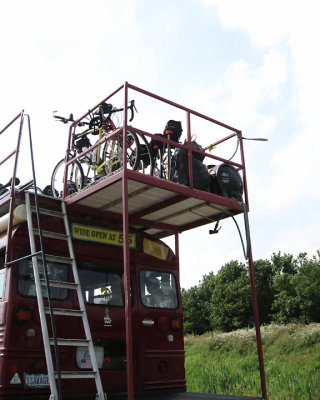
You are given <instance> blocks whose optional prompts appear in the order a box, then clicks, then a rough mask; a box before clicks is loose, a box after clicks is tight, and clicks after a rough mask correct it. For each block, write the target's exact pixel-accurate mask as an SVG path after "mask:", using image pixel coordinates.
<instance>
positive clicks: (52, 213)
mask: <svg viewBox="0 0 320 400" xmlns="http://www.w3.org/2000/svg"><path fill="white" fill-rule="evenodd" d="M31 211H33V212H36V208H35V207H31ZM39 212H40V214H43V215H49V216H50V217H58V218H63V213H62V212H60V211H54V210H48V209H46V208H39Z"/></svg>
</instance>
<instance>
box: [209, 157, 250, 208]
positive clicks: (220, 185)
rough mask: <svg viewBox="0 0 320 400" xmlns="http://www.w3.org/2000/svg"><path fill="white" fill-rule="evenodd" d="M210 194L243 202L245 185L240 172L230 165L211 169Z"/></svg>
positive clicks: (221, 165)
mask: <svg viewBox="0 0 320 400" xmlns="http://www.w3.org/2000/svg"><path fill="white" fill-rule="evenodd" d="M209 174H210V192H211V193H214V194H217V195H218V196H223V197H227V198H229V199H236V200H237V201H241V200H242V194H243V183H242V179H241V176H240V174H239V172H238V171H237V170H236V169H235V168H234V167H233V166H232V165H229V164H225V163H223V164H219V165H215V166H212V167H211V168H209Z"/></svg>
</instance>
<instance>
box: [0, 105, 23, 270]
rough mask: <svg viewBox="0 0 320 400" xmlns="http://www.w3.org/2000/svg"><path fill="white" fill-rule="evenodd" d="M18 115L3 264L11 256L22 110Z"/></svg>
mask: <svg viewBox="0 0 320 400" xmlns="http://www.w3.org/2000/svg"><path fill="white" fill-rule="evenodd" d="M19 116H20V118H21V119H20V127H19V133H18V140H17V147H16V150H15V160H14V166H13V173H12V181H11V188H10V205H9V222H8V229H7V245H6V252H5V256H4V263H5V265H6V264H7V262H8V261H9V258H10V257H11V254H10V253H11V235H12V222H13V211H14V207H15V202H16V187H15V180H16V174H17V167H18V159H19V152H20V143H21V136H22V129H23V122H24V111H23V110H22V111H21V113H20V115H19ZM19 116H17V117H16V118H15V119H14V120H13V121H12V122H11V123H10V124H9V125H7V126H6V128H8V127H9V126H10V125H11V124H12V123H13V122H14V121H16V120H17V118H18V117H19ZM6 128H5V129H6ZM3 131H4V130H2V131H1V133H2V132H3Z"/></svg>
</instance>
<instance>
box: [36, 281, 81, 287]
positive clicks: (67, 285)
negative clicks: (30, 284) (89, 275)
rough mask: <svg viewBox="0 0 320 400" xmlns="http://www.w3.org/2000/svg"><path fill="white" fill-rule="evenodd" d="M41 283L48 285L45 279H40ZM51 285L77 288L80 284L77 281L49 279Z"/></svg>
mask: <svg viewBox="0 0 320 400" xmlns="http://www.w3.org/2000/svg"><path fill="white" fill-rule="evenodd" d="M40 283H41V285H43V286H44V285H46V281H45V279H40ZM49 285H50V286H52V287H58V288H62V289H77V287H78V286H79V285H78V284H77V283H74V282H63V281H52V280H49Z"/></svg>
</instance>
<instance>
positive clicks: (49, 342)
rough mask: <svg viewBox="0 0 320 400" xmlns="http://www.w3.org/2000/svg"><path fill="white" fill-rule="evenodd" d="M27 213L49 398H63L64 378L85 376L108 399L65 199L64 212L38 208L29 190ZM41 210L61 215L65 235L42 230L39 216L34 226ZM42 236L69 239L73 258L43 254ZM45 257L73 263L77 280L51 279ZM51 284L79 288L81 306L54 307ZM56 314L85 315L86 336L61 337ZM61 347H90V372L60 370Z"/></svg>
mask: <svg viewBox="0 0 320 400" xmlns="http://www.w3.org/2000/svg"><path fill="white" fill-rule="evenodd" d="M25 198H26V212H27V221H28V230H29V237H30V248H31V254H32V255H33V256H32V263H33V273H34V280H35V288H36V294H37V300H38V307H39V314H40V321H41V329H42V336H43V343H44V349H45V356H46V363H47V370H48V378H49V384H50V390H51V396H50V399H49V400H62V392H61V379H63V378H65V379H84V378H92V379H95V383H96V388H97V394H96V400H107V396H106V394H105V393H104V392H103V387H102V383H101V379H100V373H99V368H98V364H97V359H96V354H95V351H94V345H93V341H92V337H91V332H90V327H89V322H88V317H87V313H86V307H85V302H84V298H83V293H82V290H81V287H80V279H79V274H78V269H77V264H76V261H75V255H74V251H73V245H72V239H71V235H70V228H69V222H68V217H67V212H66V206H65V203H64V201H63V200H62V201H61V208H62V212H58V211H53V210H46V209H39V208H38V210H37V201H36V207H32V206H31V203H30V196H29V193H27V192H26V194H25ZM33 212H38V213H40V214H42V215H48V216H51V217H59V218H63V220H64V226H65V232H66V233H65V234H61V233H56V232H48V231H41V227H40V224H39V219H38V225H39V226H38V229H34V228H33V222H32V213H33ZM35 235H39V237H40V247H41V251H40V252H39V251H38V252H37V250H36V244H35ZM42 236H44V237H50V238H53V239H56V240H57V241H58V240H66V241H67V243H68V249H69V255H70V258H65V257H58V256H53V255H45V254H44V246H43V244H42ZM39 253H42V262H43V264H44V265H43V271H44V275H45V276H44V278H43V277H41V276H40V271H39V265H38V258H40V259H41V254H40V255H39ZM46 259H47V260H50V261H56V262H59V263H64V264H68V265H69V266H70V265H71V267H72V268H71V269H72V273H73V278H74V283H72V282H61V281H55V280H49V279H48V274H47V266H46ZM44 286H46V287H47V290H44ZM50 287H59V288H65V289H73V290H76V292H77V296H78V301H79V305H80V308H79V309H78V310H74V309H71V310H70V309H62V308H53V307H52V305H51V301H50ZM43 294H48V296H47V297H48V307H45V305H44V297H43ZM46 314H50V315H51V318H52V319H51V324H52V332H53V334H52V336H53V337H52V338H50V337H49V332H48V326H47V321H46ZM54 315H65V316H66V317H67V316H73V317H74V316H77V317H80V318H82V322H83V327H84V332H85V339H72V338H70V339H69V338H68V339H65V338H64V339H61V338H57V337H56V333H55V327H54V318H53V316H54ZM51 346H54V347H55V350H56V352H55V355H56V371H55V370H54V364H53V359H52V354H51ZM59 346H83V347H87V348H88V350H89V354H90V359H91V365H92V370H90V371H60V362H59V354H58V348H59ZM56 379H58V388H57V384H56Z"/></svg>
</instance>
